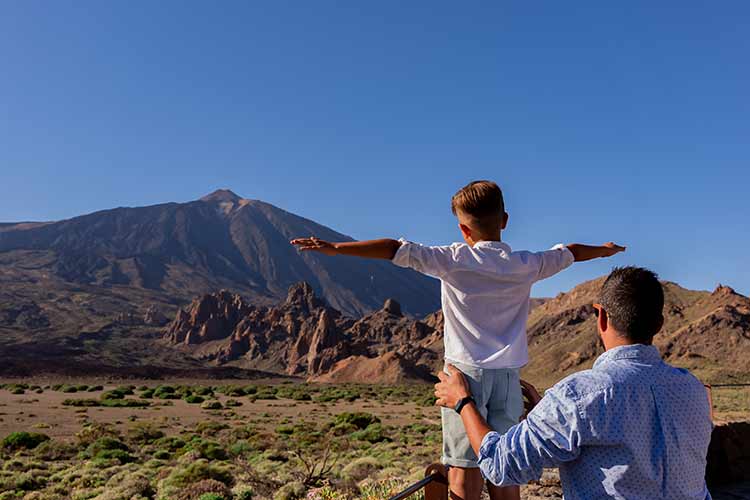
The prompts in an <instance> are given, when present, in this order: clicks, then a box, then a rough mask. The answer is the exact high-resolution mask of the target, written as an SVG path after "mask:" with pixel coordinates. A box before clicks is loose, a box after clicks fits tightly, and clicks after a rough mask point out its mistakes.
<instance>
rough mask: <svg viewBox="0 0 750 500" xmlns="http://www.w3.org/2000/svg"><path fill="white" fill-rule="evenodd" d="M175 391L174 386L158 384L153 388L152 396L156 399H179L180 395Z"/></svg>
mask: <svg viewBox="0 0 750 500" xmlns="http://www.w3.org/2000/svg"><path fill="white" fill-rule="evenodd" d="M175 392H176V390H175V388H174V387H172V386H171V385H160V386H159V387H157V388H156V389H154V397H155V398H158V399H180V396H179V395H177V394H175Z"/></svg>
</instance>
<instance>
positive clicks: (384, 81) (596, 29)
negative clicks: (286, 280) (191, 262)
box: [0, 0, 750, 295]
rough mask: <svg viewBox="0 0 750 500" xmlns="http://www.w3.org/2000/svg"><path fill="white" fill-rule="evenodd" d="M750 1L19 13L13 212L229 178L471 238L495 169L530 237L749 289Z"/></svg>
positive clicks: (8, 14)
mask: <svg viewBox="0 0 750 500" xmlns="http://www.w3.org/2000/svg"><path fill="white" fill-rule="evenodd" d="M748 26H750V3H749V2H747V1H729V0H728V1H722V2H705V1H679V2H678V1H671V2H670V1H664V2H654V1H628V2H602V1H590V2H585V1H580V2H559V1H555V2H553V1H549V2H524V1H513V2H509V1H491V2H489V1H488V2H469V3H456V2H447V1H445V2H440V1H425V2H417V1H414V2H403V1H382V2H329V1H324V0H320V1H318V0H316V1H314V2H309V1H297V2H285V1H267V2H260V1H258V2H246V1H237V2H231V1H222V2H187V1H159V2H147V1H140V2H126V1H119V2H114V1H112V2H101V1H89V2H87V1H62V0H60V1H44V2H41V1H20V0H18V1H7V2H3V3H2V5H1V6H0V68H2V77H0V169H1V170H0V174H1V175H0V221H19V220H49V219H60V218H66V217H71V216H75V215H79V214H82V213H86V212H91V211H95V210H98V209H103V208H110V207H113V206H137V205H146V204H154V203H159V202H164V201H187V200H191V199H195V198H198V197H200V196H201V195H203V194H205V193H207V192H210V191H212V190H214V189H216V188H219V187H228V188H231V189H232V190H234V191H236V192H237V193H238V194H240V195H243V196H245V197H248V198H258V199H262V200H265V201H268V202H270V203H273V204H276V205H278V206H280V207H283V208H285V209H287V210H290V211H292V212H295V213H298V214H301V215H304V216H307V217H309V218H312V219H314V220H317V221H319V222H321V223H324V224H326V225H329V226H331V227H333V228H335V229H337V230H339V231H342V232H344V233H347V234H350V235H352V236H354V237H358V238H369V237H379V236H401V235H404V236H406V237H408V238H410V239H413V240H416V241H422V242H426V243H444V242H450V241H455V240H456V239H457V238H458V237H459V235H458V232H457V229H456V227H455V221H454V219H453V217H452V215H451V213H450V209H449V199H450V196H451V195H452V194H453V192H454V191H455V190H456V189H457V188H459V187H460V186H462V185H463V184H465V183H466V182H468V181H470V180H473V179H477V178H489V179H494V180H496V181H497V182H498V183H500V184H501V185H502V186H503V188H504V190H505V194H506V203H507V206H508V211H509V212H510V215H511V221H510V226H509V229H508V231H507V233H506V234H504V238H505V239H506V240H507V241H508V242H509V243H511V245H513V246H514V247H515V248H531V249H537V248H544V247H547V246H549V245H551V244H554V243H556V242H559V241H582V242H603V241H607V240H616V241H618V242H621V243H623V244H627V245H628V246H629V250H628V253H627V254H625V255H623V256H621V257H618V258H617V259H614V260H612V261H609V262H604V261H602V262H596V263H587V264H579V265H577V266H574V268H573V269H571V270H568V271H566V272H565V273H563V274H562V275H560V276H558V277H556V278H553V279H552V280H549V281H547V282H545V283H542V284H540V285H538V286H537V288H536V289H535V291H534V293H535V295H550V294H554V293H557V292H558V291H560V290H565V289H568V288H569V287H571V286H572V285H574V284H576V283H578V282H580V281H582V280H584V279H588V278H592V277H595V276H597V275H600V274H603V273H606V272H607V271H608V269H609V267H610V266H611V265H614V264H617V265H624V264H639V265H645V266H649V267H652V268H653V269H655V270H657V271H658V272H659V273H660V274H661V275H662V277H664V278H666V279H670V280H674V281H677V282H679V283H681V284H683V285H685V286H688V287H690V288H700V289H712V288H713V287H714V286H715V285H716V283H717V282H723V283H727V284H730V285H732V286H734V287H735V288H737V289H738V290H740V291H742V292H744V293H746V294H747V293H749V292H750V271H749V268H750V265H749V264H748V248H750V208H749V206H748V190H749V187H750V172H749V169H748V167H750V165H749V164H750V145H749V143H750V141H749V138H750V99H749V98H750V65H749V64H748V54H750V31H749V30H748Z"/></svg>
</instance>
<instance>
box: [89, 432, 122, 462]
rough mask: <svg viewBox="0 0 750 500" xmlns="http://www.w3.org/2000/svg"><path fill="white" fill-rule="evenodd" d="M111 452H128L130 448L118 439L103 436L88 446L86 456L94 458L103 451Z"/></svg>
mask: <svg viewBox="0 0 750 500" xmlns="http://www.w3.org/2000/svg"><path fill="white" fill-rule="evenodd" d="M111 450H120V451H128V450H129V448H128V445H126V444H125V443H123V442H122V441H120V440H119V439H117V438H114V437H111V436H102V437H100V438H98V439H97V440H95V441H94V442H92V443H91V444H90V445H88V447H86V451H85V452H84V455H85V456H86V457H89V458H92V457H95V456H97V455H98V454H99V453H100V452H102V451H111Z"/></svg>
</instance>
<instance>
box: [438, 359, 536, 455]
mask: <svg viewBox="0 0 750 500" xmlns="http://www.w3.org/2000/svg"><path fill="white" fill-rule="evenodd" d="M451 364H452V365H454V366H455V367H456V368H458V369H459V370H461V371H462V372H463V373H464V375H466V379H467V380H468V381H469V386H470V388H471V395H472V397H473V398H474V401H476V405H477V409H478V410H479V413H481V414H482V416H483V417H484V418H485V419H486V420H487V423H488V424H489V426H490V427H491V428H492V429H493V430H495V431H497V432H499V433H501V434H502V433H504V432H506V431H507V430H508V429H510V428H511V427H513V426H514V425H516V424H517V423H518V422H519V420H520V419H521V415H522V414H523V396H522V395H521V382H520V380H521V379H520V377H519V373H518V372H519V370H518V369H517V368H499V369H485V368H476V367H474V366H468V365H464V364H461V363H454V362H451ZM442 421H443V457H442V462H443V464H445V465H449V466H453V467H465V468H471V467H478V465H477V455H476V454H475V453H474V450H473V449H472V448H471V444H470V443H469V438H468V436H467V435H466V430H465V429H464V424H463V421H461V416H460V415H459V414H458V413H456V412H455V410H453V409H452V408H442Z"/></svg>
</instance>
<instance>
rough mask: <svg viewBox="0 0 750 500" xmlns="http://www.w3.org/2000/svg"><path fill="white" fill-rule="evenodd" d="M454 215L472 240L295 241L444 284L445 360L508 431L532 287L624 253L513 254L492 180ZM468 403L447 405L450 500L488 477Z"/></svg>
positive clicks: (495, 494) (456, 203) (568, 249)
mask: <svg viewBox="0 0 750 500" xmlns="http://www.w3.org/2000/svg"><path fill="white" fill-rule="evenodd" d="M451 209H452V211H453V214H454V215H455V216H456V217H457V218H458V227H459V229H460V230H461V234H462V235H463V238H464V241H465V242H466V243H465V244H464V243H454V244H452V245H449V246H435V247H429V246H423V245H419V244H416V243H411V242H408V241H405V240H403V239H402V240H392V239H381V240H371V241H355V242H350V243H349V242H347V243H329V242H326V241H322V240H319V239H317V238H314V237H311V238H299V239H295V240H292V242H291V243H292V244H293V245H297V246H298V247H299V249H300V250H314V251H318V252H321V253H324V254H326V255H354V256H358V257H368V258H380V259H388V260H391V261H392V262H393V263H394V264H396V265H398V266H401V267H410V268H412V269H415V270H417V271H419V272H421V273H424V274H427V275H428V276H433V277H435V278H438V279H439V280H440V282H441V301H442V308H443V315H444V318H445V332H444V342H445V361H446V363H451V364H453V365H455V366H456V367H457V368H458V369H459V370H461V371H462V372H463V373H464V374H465V375H466V377H467V379H468V380H469V383H470V386H471V394H472V395H473V400H474V402H475V404H476V406H477V408H479V409H480V412H481V413H482V416H484V417H485V418H486V419H487V421H488V423H489V425H490V426H491V427H492V428H493V429H494V430H495V431H497V432H499V433H501V434H502V433H504V432H506V431H507V430H508V429H509V428H510V427H512V426H513V425H515V424H516V423H518V421H519V419H520V417H521V414H522V412H523V398H522V395H521V385H520V379H519V375H518V372H519V369H520V368H521V367H522V366H524V365H525V364H526V363H527V362H528V345H527V340H526V319H527V317H528V314H529V295H530V293H531V286H532V285H533V284H534V283H535V282H536V281H539V280H541V279H544V278H548V277H550V276H552V275H553V274H556V273H558V272H560V271H562V270H563V269H565V268H566V267H568V266H569V265H570V264H572V263H573V262H574V261H584V260H590V259H594V258H597V257H609V256H611V255H614V254H616V253H617V252H621V251H624V250H625V248H624V247H620V246H618V245H615V244H614V243H606V244H604V245H602V246H588V245H579V244H571V245H567V246H562V245H558V246H556V247H554V248H553V249H551V250H547V251H544V252H536V253H532V252H526V251H520V252H513V251H511V249H510V246H508V245H507V244H506V243H503V242H502V241H501V239H500V233H501V231H502V230H503V229H505V227H506V225H507V223H508V214H507V213H506V212H505V204H504V201H503V194H502V191H501V190H500V188H499V187H498V185H497V184H495V183H494V182H491V181H475V182H472V183H470V184H468V185H467V186H465V187H463V188H462V189H460V190H459V191H458V192H457V193H456V194H455V195H454V196H453V198H452V200H451ZM466 403H467V401H460V402H459V403H458V405H457V406H456V408H455V409H446V408H443V409H442V423H443V457H442V461H443V463H444V464H446V465H448V466H450V469H449V472H448V482H449V484H450V490H451V498H457V499H463V500H478V499H479V498H480V495H481V492H482V486H483V485H482V483H483V482H482V476H481V473H480V471H479V469H478V466H477V456H476V454H475V453H474V450H472V448H471V445H470V443H469V439H468V437H467V435H466V431H465V430H464V426H463V423H462V422H461V417H460V415H459V414H460V412H461V410H462V409H463V406H464V405H465V404H466ZM488 488H489V490H490V497H491V498H492V500H516V499H519V498H520V492H519V489H518V487H517V486H511V487H505V488H500V487H497V486H492V485H489V484H488Z"/></svg>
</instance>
